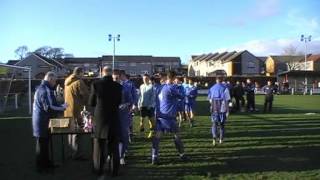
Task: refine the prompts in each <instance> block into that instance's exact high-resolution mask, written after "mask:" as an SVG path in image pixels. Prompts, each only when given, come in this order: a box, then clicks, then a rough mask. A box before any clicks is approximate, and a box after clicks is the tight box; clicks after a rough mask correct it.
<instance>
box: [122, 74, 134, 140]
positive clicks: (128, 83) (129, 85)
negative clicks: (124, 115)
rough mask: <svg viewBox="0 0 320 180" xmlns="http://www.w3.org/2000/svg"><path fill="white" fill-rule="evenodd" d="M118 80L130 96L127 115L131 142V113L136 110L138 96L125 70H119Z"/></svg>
mask: <svg viewBox="0 0 320 180" xmlns="http://www.w3.org/2000/svg"><path fill="white" fill-rule="evenodd" d="M120 79H121V82H122V84H125V85H126V87H127V88H128V89H129V93H130V94H131V97H132V99H131V103H130V111H129V113H128V116H129V142H131V140H132V136H133V127H132V124H133V123H132V122H133V112H134V111H135V109H136V108H137V104H138V94H137V90H136V89H137V88H136V86H135V85H134V83H133V82H132V81H131V80H130V75H128V74H126V72H125V70H120Z"/></svg>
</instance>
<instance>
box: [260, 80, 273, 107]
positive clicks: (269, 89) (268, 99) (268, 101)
mask: <svg viewBox="0 0 320 180" xmlns="http://www.w3.org/2000/svg"><path fill="white" fill-rule="evenodd" d="M262 89H263V92H264V93H265V99H264V111H263V112H267V110H268V111H269V112H271V110H272V102H273V94H274V93H275V88H274V86H272V83H271V81H268V84H267V85H266V86H264V87H263V88H262ZM267 107H268V109H267Z"/></svg>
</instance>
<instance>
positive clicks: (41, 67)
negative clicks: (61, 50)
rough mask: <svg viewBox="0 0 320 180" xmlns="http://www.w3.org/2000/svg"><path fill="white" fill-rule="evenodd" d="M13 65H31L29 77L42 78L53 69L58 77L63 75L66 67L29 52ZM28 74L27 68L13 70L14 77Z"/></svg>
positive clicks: (25, 76)
mask: <svg viewBox="0 0 320 180" xmlns="http://www.w3.org/2000/svg"><path fill="white" fill-rule="evenodd" d="M14 65H15V66H23V67H31V69H32V70H31V78H33V79H42V78H43V77H44V75H45V74H46V73H47V72H48V71H54V72H56V73H57V75H58V77H64V76H65V74H66V69H65V67H64V64H62V63H61V62H59V61H57V60H54V59H49V58H46V57H44V56H41V55H39V54H36V53H31V54H30V55H29V56H27V57H26V58H24V59H22V60H20V61H19V62H17V63H16V64H14ZM28 76H29V74H28V71H27V70H19V71H16V72H15V77H16V78H22V79H26V78H28Z"/></svg>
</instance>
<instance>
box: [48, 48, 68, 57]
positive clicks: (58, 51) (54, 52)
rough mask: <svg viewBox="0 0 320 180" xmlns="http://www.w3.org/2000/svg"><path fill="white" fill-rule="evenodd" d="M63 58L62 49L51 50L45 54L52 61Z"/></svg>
mask: <svg viewBox="0 0 320 180" xmlns="http://www.w3.org/2000/svg"><path fill="white" fill-rule="evenodd" d="M63 56H64V49H63V48H51V49H50V50H49V51H48V53H47V57H48V58H52V59H58V58H62V57H63Z"/></svg>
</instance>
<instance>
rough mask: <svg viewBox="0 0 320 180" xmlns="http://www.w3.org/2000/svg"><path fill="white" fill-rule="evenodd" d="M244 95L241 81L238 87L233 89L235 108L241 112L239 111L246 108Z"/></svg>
mask: <svg viewBox="0 0 320 180" xmlns="http://www.w3.org/2000/svg"><path fill="white" fill-rule="evenodd" d="M243 95H244V89H243V86H242V85H241V84H240V82H239V81H237V82H236V85H235V86H234V88H233V96H234V98H235V100H236V107H235V110H236V111H239V110H240V111H241V110H242V109H243V107H244V98H243ZM240 103H241V105H240Z"/></svg>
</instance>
